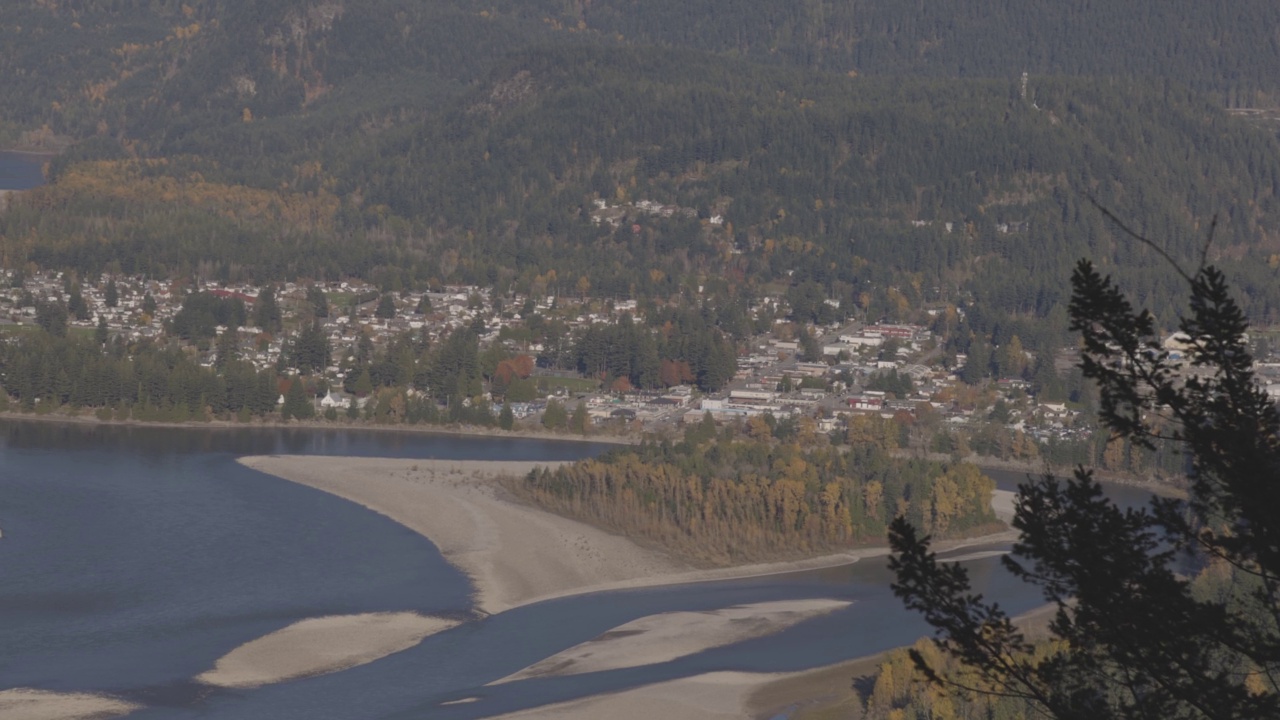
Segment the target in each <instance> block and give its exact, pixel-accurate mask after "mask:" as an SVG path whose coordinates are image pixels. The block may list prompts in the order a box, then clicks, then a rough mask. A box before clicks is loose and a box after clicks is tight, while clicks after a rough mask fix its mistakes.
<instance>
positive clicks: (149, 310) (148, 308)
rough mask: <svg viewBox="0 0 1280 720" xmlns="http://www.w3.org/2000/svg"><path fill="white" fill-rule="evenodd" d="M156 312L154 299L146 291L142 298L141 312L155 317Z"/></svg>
mask: <svg viewBox="0 0 1280 720" xmlns="http://www.w3.org/2000/svg"><path fill="white" fill-rule="evenodd" d="M156 310H157V306H156V299H155V297H154V296H152V294H151V291H150V290H148V291H147V293H146V294H145V295H143V296H142V312H144V313H146V314H148V315H155V314H156Z"/></svg>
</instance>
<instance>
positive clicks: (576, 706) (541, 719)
mask: <svg viewBox="0 0 1280 720" xmlns="http://www.w3.org/2000/svg"><path fill="white" fill-rule="evenodd" d="M778 677H781V676H780V675H771V674H763V673H745V672H713V673H706V674H704V675H695V676H693V677H687V678H680V679H679V680H670V681H668V682H662V683H655V684H653V685H645V686H643V687H638V688H633V689H631V690H623V691H622V692H616V693H609V694H607V695H595V696H592V697H588V698H583V699H581V700H573V701H570V702H566V703H557V704H555V705H545V706H543V707H539V708H533V709H530V710H521V711H519V712H515V713H510V714H507V715H499V716H497V717H494V718H492V719H491V720H600V718H609V720H653V718H662V720H744V719H745V718H749V717H751V714H750V713H749V711H748V708H747V701H748V699H749V698H750V696H751V694H752V693H753V692H755V690H756V689H757V688H759V687H760V686H761V685H763V684H764V683H767V682H769V681H771V680H774V679H776V678H778Z"/></svg>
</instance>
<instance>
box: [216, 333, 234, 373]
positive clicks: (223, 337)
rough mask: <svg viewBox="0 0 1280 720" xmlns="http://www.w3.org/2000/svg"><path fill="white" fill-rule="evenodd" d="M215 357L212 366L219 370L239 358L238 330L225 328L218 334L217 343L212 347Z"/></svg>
mask: <svg viewBox="0 0 1280 720" xmlns="http://www.w3.org/2000/svg"><path fill="white" fill-rule="evenodd" d="M214 352H215V357H214V360H213V366H214V367H216V368H217V369H219V370H223V369H225V368H226V367H227V365H229V364H230V363H232V362H234V361H236V360H239V359H240V339H239V332H238V331H236V330H234V329H232V328H227V329H226V330H223V331H222V333H221V334H220V335H218V344H217V346H216V347H215V348H214Z"/></svg>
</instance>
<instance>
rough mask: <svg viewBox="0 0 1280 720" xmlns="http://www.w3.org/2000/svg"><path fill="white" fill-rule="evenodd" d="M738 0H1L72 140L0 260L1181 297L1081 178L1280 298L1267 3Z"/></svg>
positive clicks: (676, 287) (574, 288) (586, 286)
mask: <svg viewBox="0 0 1280 720" xmlns="http://www.w3.org/2000/svg"><path fill="white" fill-rule="evenodd" d="M720 5H721V4H711V3H705V2H701V0H698V1H695V2H693V3H684V2H681V3H676V2H667V1H666V0H662V1H661V2H651V3H631V2H622V1H621V0H594V1H593V2H574V3H561V2H551V0H528V1H525V2H515V1H514V0H505V1H502V0H499V1H497V2H493V3H487V4H485V5H484V6H480V5H477V4H473V3H464V2H461V0H442V1H441V2H432V3H422V2H417V1H411V0H308V1H303V0H261V1H260V2H254V3H238V2H230V1H229V0H188V1H187V2H186V3H181V2H169V1H167V0H110V1H108V0H79V1H77V2H69V1H59V0H38V1H37V0H20V1H15V2H11V3H5V4H4V5H3V7H0V39H3V42H0V78H3V79H4V81H5V83H6V84H7V86H8V88H9V89H11V90H12V92H9V93H7V98H11V102H7V103H5V104H4V105H3V106H2V107H0V121H2V122H4V123H6V124H5V125H4V126H3V128H0V130H2V131H3V134H4V135H5V137H8V138H11V139H16V138H17V136H18V132H19V131H22V130H25V131H27V133H26V139H28V140H31V141H33V142H38V141H40V140H41V139H42V138H47V137H50V136H65V137H68V138H71V139H79V140H80V142H79V143H78V144H76V145H74V146H73V147H72V148H71V149H70V150H69V151H68V152H67V153H65V154H64V155H63V156H62V157H61V158H59V159H57V160H55V161H54V162H53V164H52V170H53V173H54V179H55V182H54V183H53V184H52V185H51V186H50V187H48V188H45V189H43V190H40V191H38V192H35V193H31V194H29V196H28V197H27V198H24V199H23V200H22V201H20V202H15V203H13V207H12V208H11V209H10V210H9V211H8V212H7V213H5V214H4V215H3V216H0V259H2V260H3V261H4V262H5V263H8V264H10V265H13V264H17V263H21V262H24V261H32V262H35V263H37V264H39V265H42V266H70V267H75V268H78V269H81V270H85V271H94V272H96V271H100V270H102V269H103V268H107V267H111V268H116V267H118V268H119V269H121V270H124V271H128V272H146V273H151V274H154V275H166V274H175V273H177V274H185V273H197V274H201V275H204V276H209V277H227V278H231V277H245V276H266V277H271V278H293V277H299V276H310V277H337V276H343V275H358V276H364V277H368V278H371V279H374V280H376V281H379V282H381V283H382V284H384V285H387V286H389V287H390V286H394V287H398V286H402V285H405V284H420V283H423V282H426V281H428V280H433V279H434V280H437V281H448V280H458V281H468V282H478V283H485V284H490V283H499V284H502V285H504V286H514V287H516V288H518V289H522V290H537V291H548V292H578V293H583V292H587V291H590V292H592V293H593V294H605V295H616V296H633V295H648V296H670V295H672V294H675V293H678V292H680V291H681V289H682V288H684V287H689V286H691V285H692V284H694V283H700V282H705V281H707V280H716V279H719V278H725V279H729V280H732V281H735V282H734V283H733V284H734V285H736V286H738V287H740V288H745V289H746V292H748V293H752V294H758V293H760V292H762V291H763V290H764V288H765V287H766V285H767V284H768V283H774V282H782V283H786V284H791V285H798V284H802V283H805V282H808V281H812V282H814V283H816V284H818V285H819V286H821V287H822V288H823V289H824V291H825V292H826V293H827V295H828V296H830V297H835V298H840V299H847V300H849V301H850V302H849V303H848V304H844V305H843V307H844V308H846V311H851V310H853V309H854V308H857V309H859V310H860V311H865V312H867V313H868V314H870V315H874V316H879V317H894V316H895V315H897V314H900V312H899V311H900V310H902V309H903V308H907V307H919V306H920V303H921V302H927V301H931V300H942V299H951V300H954V299H956V298H958V297H962V298H963V297H967V298H968V299H972V300H978V301H981V302H980V303H978V305H979V306H980V307H981V308H982V311H983V312H985V313H988V314H991V315H992V318H988V320H987V321H986V322H987V324H988V325H990V324H994V323H999V322H1004V323H1005V324H1006V325H1007V324H1008V322H1010V321H1011V320H1009V319H1014V320H1016V319H1017V318H1030V317H1036V316H1040V317H1043V316H1045V315H1050V316H1052V315H1053V313H1054V312H1055V308H1057V309H1058V311H1059V312H1058V317H1059V319H1061V313H1060V309H1061V301H1062V299H1063V291H1064V282H1065V278H1066V277H1067V274H1068V270H1069V263H1070V262H1071V261H1072V260H1074V259H1075V258H1076V257H1078V256H1080V255H1083V254H1089V255H1091V256H1094V257H1097V258H1099V260H1100V262H1102V263H1103V264H1104V265H1107V264H1108V263H1110V264H1111V266H1112V267H1115V268H1116V269H1117V271H1118V272H1121V273H1122V274H1123V275H1124V276H1125V277H1126V280H1127V281H1129V282H1132V283H1134V286H1135V287H1137V288H1138V291H1139V293H1140V294H1141V295H1142V296H1143V299H1144V301H1145V302H1149V303H1152V304H1155V305H1161V304H1165V305H1169V303H1165V302H1163V301H1164V299H1166V298H1168V297H1169V296H1170V295H1171V294H1173V293H1174V292H1176V291H1177V290H1176V283H1174V282H1173V281H1172V280H1171V279H1170V277H1169V275H1170V274H1169V273H1168V272H1167V269H1166V268H1164V267H1163V266H1162V265H1160V264H1159V263H1158V262H1157V261H1156V260H1155V259H1154V257H1153V256H1152V253H1150V252H1149V251H1147V250H1144V249H1142V248H1140V247H1137V246H1136V245H1135V244H1133V243H1130V242H1121V241H1119V240H1118V238H1117V234H1116V232H1115V230H1114V228H1112V227H1110V226H1109V225H1108V224H1107V223H1106V222H1105V221H1103V220H1102V219H1101V217H1100V216H1099V215H1098V214H1097V213H1096V212H1095V211H1093V210H1092V209H1090V208H1089V207H1088V201H1087V200H1086V197H1087V196H1089V195H1092V196H1095V197H1097V198H1098V200H1099V201H1100V202H1102V203H1104V204H1106V205H1107V206H1108V207H1110V208H1112V209H1113V210H1114V211H1115V212H1116V213H1117V214H1119V215H1121V216H1124V217H1126V218H1130V219H1132V221H1133V223H1134V224H1135V226H1137V227H1138V228H1139V229H1140V230H1141V231H1143V232H1146V233H1148V234H1150V235H1151V236H1153V237H1159V238H1161V239H1162V240H1163V241H1165V242H1167V243H1168V244H1169V246H1168V249H1169V251H1170V252H1171V253H1172V254H1174V255H1175V256H1177V257H1183V258H1190V257H1195V256H1196V254H1197V251H1198V250H1197V249H1198V247H1199V245H1200V243H1202V242H1203V240H1204V237H1205V232H1206V229H1207V227H1208V224H1209V222H1210V220H1211V218H1212V217H1213V216H1214V215H1215V214H1216V215H1220V216H1221V220H1222V223H1221V227H1220V228H1219V231H1218V236H1217V241H1216V243H1215V248H1214V253H1215V258H1216V259H1218V260H1219V261H1221V262H1223V263H1224V264H1226V265H1227V266H1228V267H1230V268H1232V269H1233V270H1234V272H1235V274H1236V277H1235V278H1234V279H1235V282H1236V285H1237V287H1240V288H1241V290H1242V292H1243V294H1244V296H1245V298H1246V302H1247V304H1248V307H1249V309H1250V312H1251V313H1252V314H1253V315H1254V316H1255V317H1258V318H1259V319H1274V318H1276V317H1277V315H1280V289H1278V287H1280V284H1278V283H1276V282H1275V270H1274V268H1273V267H1270V266H1269V265H1268V263H1269V262H1270V263H1272V264H1274V261H1275V260H1276V259H1277V258H1280V235H1278V234H1277V228H1280V216H1278V215H1277V212H1278V210H1280V207H1278V206H1277V201H1276V196H1277V193H1280V144H1278V143H1277V141H1276V138H1275V135H1274V132H1271V131H1268V130H1265V129H1260V128H1258V127H1254V126H1251V125H1248V124H1245V123H1243V122H1241V121H1238V120H1235V119H1232V118H1231V117H1228V115H1227V114H1226V113H1225V112H1223V110H1222V109H1221V108H1222V105H1223V104H1224V103H1226V104H1246V105H1247V104H1257V103H1266V102H1268V101H1269V99H1270V98H1272V97H1273V96H1274V86H1275V83H1277V82H1280V79H1278V78H1280V76H1277V75H1275V73H1273V72H1272V71H1271V70H1272V69H1273V68H1275V67H1277V66H1280V63H1277V62H1276V54H1277V52H1278V51H1277V38H1276V37H1275V33H1274V28H1275V27H1280V17H1277V16H1280V6H1277V5H1276V4H1274V3H1269V2H1255V1H1254V0H1242V1H1241V2H1236V3H1232V4H1231V5H1230V10H1229V11H1228V10H1226V9H1223V8H1221V7H1218V6H1217V5H1214V4H1206V3H1192V2H1178V3H1176V7H1172V8H1171V7H1167V6H1165V5H1161V6H1160V7H1159V8H1156V7H1154V6H1152V5H1151V4H1150V3H1140V2H1133V1H1126V2H1116V3H1109V4H1106V6H1105V7H1101V6H1099V5H1098V4H1097V3H1085V2H1047V1H1045V2H1033V3H1031V4H1029V5H1028V4H1025V3H1023V4H1013V3H996V4H993V3H979V2H976V0H963V1H961V2H953V3H945V4H943V3H932V2H922V3H906V4H903V3H893V2H888V1H887V0H861V1H859V2H851V3H834V2H804V3H801V2H780V3H779V2H772V3H736V4H734V6H733V8H732V12H729V11H728V10H726V9H725V8H723V7H721V6H720ZM1024 70H1026V71H1029V72H1030V73H1031V76H1030V78H1029V80H1028V82H1027V84H1026V86H1025V91H1024V86H1023V85H1022V83H1021V82H1020V80H1021V73H1022V72H1023V71H1024ZM889 76H891V77H889ZM35 130H39V131H37V132H32V131H35ZM602 204H603V205H604V206H605V207H603V208H602V207H601V205H602ZM713 286H714V283H713ZM1148 298H1150V299H1149V300H1148ZM1002 318H1003V319H1002ZM982 324H983V323H982V322H979V327H980V328H981V326H982ZM1058 324H1059V325H1060V324H1061V323H1058ZM989 330H990V328H989V327H988V328H987V331H989Z"/></svg>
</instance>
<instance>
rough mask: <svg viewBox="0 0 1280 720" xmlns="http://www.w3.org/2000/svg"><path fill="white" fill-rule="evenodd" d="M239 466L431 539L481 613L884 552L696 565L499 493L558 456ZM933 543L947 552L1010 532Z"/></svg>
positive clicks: (296, 459) (282, 461)
mask: <svg viewBox="0 0 1280 720" xmlns="http://www.w3.org/2000/svg"><path fill="white" fill-rule="evenodd" d="M240 462H241V463H243V464H244V465H246V466H248V467H250V468H253V469H256V470H260V471H262V472H266V473H270V474H272V475H276V476H278V477H282V478H284V479H286V480H291V481H293V482H297V483H299V484H302V485H307V486H309V487H313V488H316V489H319V490H324V491H326V492H329V493H332V494H334V495H337V496H339V497H342V498H345V499H347V500H350V501H352V502H355V503H358V504H360V505H363V506H365V507H366V508H369V509H370V510H373V511H375V512H378V513H381V514H383V515H386V516H387V517H389V518H391V519H392V520H395V521H396V522H399V523H400V524H402V525H404V526H406V527H408V528H409V529H411V530H413V531H415V532H417V533H419V534H421V535H423V536H425V537H426V538H428V539H430V540H431V541H432V542H433V543H434V544H435V545H436V547H437V548H439V550H440V552H441V554H442V555H443V556H444V558H445V559H446V560H447V561H449V562H450V563H452V564H453V565H455V566H456V567H458V568H460V569H461V570H463V572H465V573H467V575H468V576H470V578H471V580H472V582H473V583H474V585H475V587H476V593H477V603H476V604H477V607H479V608H480V609H481V610H483V611H485V612H488V613H497V612H501V611H503V610H508V609H510V608H513V607H516V606H519V605H525V604H528V603H532V602H538V601H541V600H548V599H551V598H555V597H563V596H566V595H574V594H578V593H584V592H598V591H602V590H620V589H628V588H636V587H645V586H653V585H671V584H680V583H693V582H706V581H711V580H727V579H732V578H742V577H754V576H760V575H768V574H775V573H788V572H796V571H799V570H812V569H817V568H824V567H835V566H839V565H847V564H849V563H852V562H856V561H857V560H859V559H862V558H869V557H878V556H882V555H885V554H887V553H888V548H885V547H869V548H859V549H856V550H850V551H846V552H841V553H835V554H832V555H826V556H823V557H818V558H810V559H804V560H788V561H783V562H773V563H759V564H753V565H742V566H736V567H728V568H716V569H698V568H694V567H693V566H690V565H688V564H687V563H684V562H681V561H679V560H676V559H674V558H672V557H670V556H669V555H666V554H665V553H661V552H658V551H655V550H650V549H648V548H644V547H641V546H640V545H638V544H636V543H635V542H633V541H632V540H629V539H627V538H625V537H622V536H619V535H614V534H612V533H609V532H606V531H604V530H601V529H599V528H596V527H593V526H591V525H587V524H585V523H581V522H578V521H576V520H570V519H568V518H565V517H561V516H559V515H554V514H552V513H549V512H545V511H543V510H538V509H536V508H533V507H530V506H528V505H523V504H520V503H517V502H513V501H511V500H508V499H505V498H504V497H502V493H501V491H500V488H498V487H497V485H496V483H495V482H494V480H495V479H496V478H498V477H502V476H512V475H515V476H519V475H523V474H525V473H528V472H529V471H530V470H531V469H533V468H534V467H538V466H546V467H553V466H556V465H559V464H560V463H540V462H527V461H519V462H511V461H501V462H499V461H480V460H412V459H386V458H347V457H323V456H295V455H290V456H275V455H272V456H258V457H246V458H241V460H240ZM1011 538H1012V535H1011V534H1010V533H1007V532H1006V533H1000V534H996V535H989V536H984V537H980V538H972V539H968V540H959V541H949V542H940V543H938V544H937V546H936V549H938V550H948V549H956V548H960V547H965V546H969V545H976V544H981V543H990V542H996V541H1000V540H1008V539H1011Z"/></svg>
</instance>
